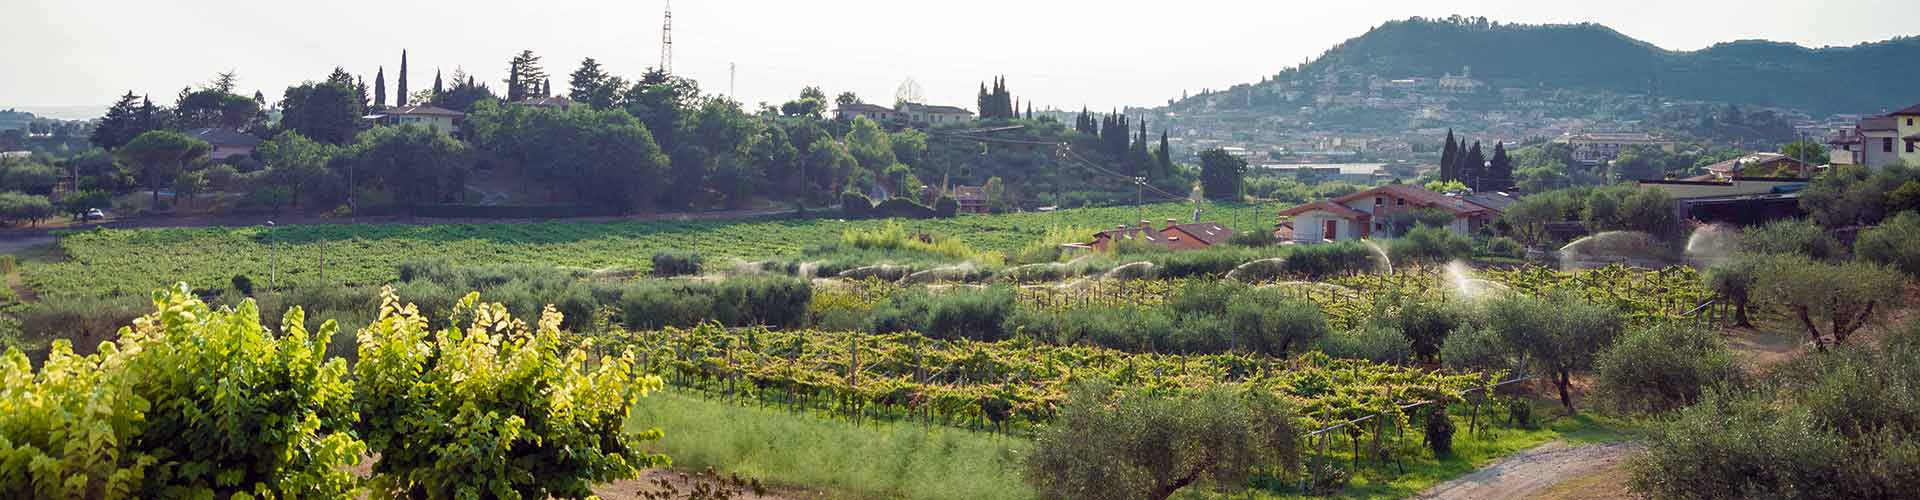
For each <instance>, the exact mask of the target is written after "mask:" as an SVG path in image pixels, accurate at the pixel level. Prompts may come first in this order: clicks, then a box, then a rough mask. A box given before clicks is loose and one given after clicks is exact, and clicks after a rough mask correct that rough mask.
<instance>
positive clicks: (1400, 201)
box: [1393, 198, 1407, 206]
mask: <svg viewBox="0 0 1920 500" xmlns="http://www.w3.org/2000/svg"><path fill="white" fill-rule="evenodd" d="M1393 204H1394V206H1406V204H1407V199H1406V198H1394V199H1393Z"/></svg>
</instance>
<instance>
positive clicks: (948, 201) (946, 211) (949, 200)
mask: <svg viewBox="0 0 1920 500" xmlns="http://www.w3.org/2000/svg"><path fill="white" fill-rule="evenodd" d="M933 215H934V216H935V217H940V218H943V219H951V218H954V217H956V216H959V215H960V202H959V201H958V200H955V199H953V197H950V196H945V195H942V196H940V199H938V200H934V202H933Z"/></svg>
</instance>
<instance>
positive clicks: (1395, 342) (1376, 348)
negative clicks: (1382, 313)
mask: <svg viewBox="0 0 1920 500" xmlns="http://www.w3.org/2000/svg"><path fill="white" fill-rule="evenodd" d="M1320 350H1321V351H1322V352H1325V353H1327V355H1328V356H1333V357H1336V358H1345V359H1364V360H1367V361H1372V362H1375V363H1396V364H1397V363H1406V362H1407V360H1409V359H1412V358H1413V349H1412V347H1411V346H1410V343H1409V342H1408V341H1407V338H1406V337H1405V336H1403V335H1401V334H1400V332H1399V331H1398V330H1397V329H1395V328H1393V327H1391V326H1388V325H1374V326H1371V327H1368V328H1364V329H1361V330H1359V331H1355V332H1335V333H1332V334H1328V335H1327V336H1325V337H1322V338H1321V339H1320Z"/></svg>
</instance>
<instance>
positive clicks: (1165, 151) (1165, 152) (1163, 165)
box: [1159, 130, 1173, 177]
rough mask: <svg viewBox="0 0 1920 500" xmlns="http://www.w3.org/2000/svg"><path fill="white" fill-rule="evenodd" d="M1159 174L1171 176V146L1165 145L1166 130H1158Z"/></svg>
mask: <svg viewBox="0 0 1920 500" xmlns="http://www.w3.org/2000/svg"><path fill="white" fill-rule="evenodd" d="M1159 160H1160V175H1161V176H1162V177H1173V147H1172V146H1168V145H1167V131H1165V130H1161V131H1160V158H1159Z"/></svg>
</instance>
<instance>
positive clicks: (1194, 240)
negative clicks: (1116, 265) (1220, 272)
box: [1086, 219, 1233, 251]
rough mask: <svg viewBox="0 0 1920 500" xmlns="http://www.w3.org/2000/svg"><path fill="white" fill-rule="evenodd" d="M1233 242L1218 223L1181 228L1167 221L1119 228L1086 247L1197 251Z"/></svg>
mask: <svg viewBox="0 0 1920 500" xmlns="http://www.w3.org/2000/svg"><path fill="white" fill-rule="evenodd" d="M1231 238H1233V230H1232V229H1227V227H1226V226H1222V225H1220V224H1219V223H1216V222H1195V223H1191V224H1181V223H1180V222H1179V221H1178V220H1175V219H1167V225H1166V227H1163V228H1160V229H1154V228H1153V222H1151V221H1144V220H1143V221H1140V224H1139V225H1137V226H1128V225H1124V224H1122V225H1118V226H1114V228H1113V229H1108V230H1105V231H1101V232H1098V233H1094V234H1093V242H1092V243H1088V244H1087V245H1086V246H1088V247H1092V248H1093V249H1095V250H1100V251H1106V250H1108V249H1110V248H1111V247H1112V245H1114V244H1115V243H1116V242H1120V241H1140V242H1144V243H1148V244H1153V245H1160V246H1164V247H1167V248H1168V249H1172V250H1195V249H1201V248H1207V247H1210V246H1213V245H1218V244H1222V243H1226V242H1227V240H1228V239H1231Z"/></svg>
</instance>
